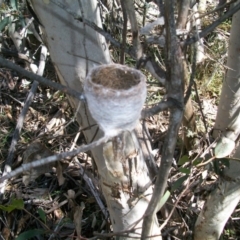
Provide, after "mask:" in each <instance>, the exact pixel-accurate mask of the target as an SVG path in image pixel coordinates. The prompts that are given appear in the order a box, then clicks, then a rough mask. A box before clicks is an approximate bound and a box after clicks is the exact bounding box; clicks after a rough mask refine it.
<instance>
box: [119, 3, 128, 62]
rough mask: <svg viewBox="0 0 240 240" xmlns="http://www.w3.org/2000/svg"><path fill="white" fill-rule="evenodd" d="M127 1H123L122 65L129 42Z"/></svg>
mask: <svg viewBox="0 0 240 240" xmlns="http://www.w3.org/2000/svg"><path fill="white" fill-rule="evenodd" d="M125 4H126V3H125V0H121V6H122V12H123V31H122V49H121V53H120V63H121V64H124V63H125V47H126V40H127V22H128V17H127V12H126V5H125Z"/></svg>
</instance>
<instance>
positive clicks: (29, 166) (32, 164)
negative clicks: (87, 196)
mask: <svg viewBox="0 0 240 240" xmlns="http://www.w3.org/2000/svg"><path fill="white" fill-rule="evenodd" d="M107 140H108V137H106V136H104V137H102V138H100V139H98V140H97V141H95V142H92V143H90V144H88V145H83V146H82V147H79V148H78V149H75V150H73V151H69V152H63V153H60V154H57V155H53V156H49V157H46V158H42V159H39V160H37V161H34V162H30V163H26V164H22V166H21V167H19V168H17V169H16V170H14V171H12V172H10V173H8V174H7V175H5V176H3V177H1V178H0V183H2V182H4V181H5V180H7V179H10V178H12V177H15V176H17V175H19V174H21V173H22V172H25V171H29V170H31V169H33V168H36V167H40V166H43V165H45V164H49V163H53V162H56V161H58V160H61V159H64V158H67V157H74V156H75V155H77V154H79V153H80V152H86V151H89V150H91V149H92V148H95V147H97V146H99V145H101V144H103V143H105V142H106V141H107Z"/></svg>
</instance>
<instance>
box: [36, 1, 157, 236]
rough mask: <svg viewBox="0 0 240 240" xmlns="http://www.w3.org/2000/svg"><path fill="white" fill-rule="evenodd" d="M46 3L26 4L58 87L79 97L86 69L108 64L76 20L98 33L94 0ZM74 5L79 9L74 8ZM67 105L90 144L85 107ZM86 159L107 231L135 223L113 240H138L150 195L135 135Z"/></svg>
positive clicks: (98, 43) (96, 39)
mask: <svg viewBox="0 0 240 240" xmlns="http://www.w3.org/2000/svg"><path fill="white" fill-rule="evenodd" d="M46 2H47V1H32V4H33V7H34V10H35V11H36V14H37V16H38V17H39V20H40V22H41V24H42V25H43V26H44V28H43V32H44V40H45V41H46V42H47V46H48V47H49V51H50V56H51V59H52V62H53V63H54V66H55V68H56V70H57V72H58V76H59V78H60V81H61V83H62V84H64V85H67V86H69V87H70V88H73V89H75V90H78V91H82V83H83V82H84V80H85V77H86V74H87V73H88V72H89V71H90V69H91V68H93V67H94V66H96V65H100V64H106V63H111V58H110V53H109V50H108V46H107V44H106V41H105V38H104V37H103V36H101V35H100V34H98V33H97V32H96V31H94V30H93V29H91V28H89V27H88V26H85V25H84V24H83V23H82V22H80V21H79V20H77V19H76V17H77V16H81V15H82V12H83V13H84V16H83V17H84V18H86V19H87V20H88V21H92V22H94V23H96V24H97V25H98V26H99V27H102V24H101V19H100V14H99V10H98V7H97V3H98V2H97V1H96V0H81V1H64V0H61V1H60V0H59V1H56V0H52V1H50V2H49V3H46ZM79 2H80V3H81V5H82V9H81V8H80V7H79V5H78V4H79ZM74 16H75V18H74ZM69 100H70V103H71V105H72V107H73V108H74V109H78V107H79V106H80V108H79V109H78V112H77V120H78V122H79V123H80V125H81V126H82V127H88V126H89V129H87V130H85V131H84V135H85V137H86V140H87V141H88V142H90V141H92V140H93V137H94V135H95V133H96V131H97V127H96V126H94V127H90V126H91V125H93V124H95V121H94V120H93V119H92V117H91V116H90V114H89V112H88V109H87V105H86V104H85V103H81V104H80V102H79V101H78V100H77V99H74V98H71V97H69ZM100 136H102V132H101V131H99V133H98V134H97V136H96V137H95V139H97V138H99V137H100ZM92 155H93V157H94V160H95V162H96V164H97V167H98V173H99V176H100V180H101V188H102V191H103V194H104V196H105V199H106V202H107V207H108V210H109V213H110V218H111V220H112V226H113V231H114V232H119V231H125V230H129V229H130V228H134V226H135V223H136V222H137V221H138V220H140V221H139V223H137V224H136V226H135V228H134V230H133V231H132V232H133V233H132V234H130V235H129V236H127V235H126V236H123V237H120V238H118V239H132V236H135V237H138V236H140V235H139V234H140V233H141V225H142V221H141V218H142V216H143V214H144V212H145V210H146V208H147V206H148V203H149V199H150V198H151V194H152V181H151V180H152V179H150V174H149V172H148V169H147V166H146V162H145V159H144V157H143V153H142V150H141V147H140V146H139V144H138V140H137V138H136V135H135V134H134V133H130V132H125V133H123V135H122V136H120V137H118V138H115V139H113V141H110V142H108V143H106V144H105V145H104V147H103V146H100V147H98V148H96V149H93V151H92ZM145 155H146V153H144V156H145ZM136 227H139V228H138V229H136ZM152 234H153V235H157V234H159V228H158V223H157V221H155V223H154V228H153V230H152ZM135 239H136V238H135ZM149 239H150V238H149ZM154 239H161V237H157V238H156V237H155V238H154Z"/></svg>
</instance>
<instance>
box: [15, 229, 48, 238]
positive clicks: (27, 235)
mask: <svg viewBox="0 0 240 240" xmlns="http://www.w3.org/2000/svg"><path fill="white" fill-rule="evenodd" d="M41 234H44V230H43V229H32V230H29V231H26V232H23V233H21V234H20V235H19V236H18V237H17V238H16V239H15V240H27V239H31V238H33V237H35V236H37V235H41Z"/></svg>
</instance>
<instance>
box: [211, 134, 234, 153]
mask: <svg viewBox="0 0 240 240" xmlns="http://www.w3.org/2000/svg"><path fill="white" fill-rule="evenodd" d="M234 148H235V142H234V141H233V140H231V139H229V138H227V137H224V136H223V137H221V138H220V140H219V141H218V143H217V145H216V147H215V149H214V154H215V156H216V158H224V157H226V156H228V155H230V154H231V153H232V151H233V149H234Z"/></svg>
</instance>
